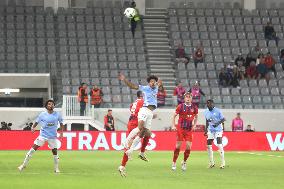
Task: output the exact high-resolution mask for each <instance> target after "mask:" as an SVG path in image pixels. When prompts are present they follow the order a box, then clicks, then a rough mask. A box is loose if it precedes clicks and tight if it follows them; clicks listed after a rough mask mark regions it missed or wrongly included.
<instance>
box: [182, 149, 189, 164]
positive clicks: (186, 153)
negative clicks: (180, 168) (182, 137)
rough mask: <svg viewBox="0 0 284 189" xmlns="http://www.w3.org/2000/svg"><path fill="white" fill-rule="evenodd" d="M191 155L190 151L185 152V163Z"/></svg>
mask: <svg viewBox="0 0 284 189" xmlns="http://www.w3.org/2000/svg"><path fill="white" fill-rule="evenodd" d="M189 154H190V150H185V151H184V153H183V155H184V156H183V161H184V162H186V160H187V159H188V157H189Z"/></svg>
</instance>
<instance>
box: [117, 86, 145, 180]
mask: <svg viewBox="0 0 284 189" xmlns="http://www.w3.org/2000/svg"><path fill="white" fill-rule="evenodd" d="M143 104H144V100H143V93H142V91H137V99H136V101H135V102H133V103H132V104H131V105H130V112H131V115H130V117H129V121H128V124H127V133H128V134H129V133H130V132H131V131H132V130H133V129H135V128H136V127H138V112H139V110H140V108H141V107H143ZM149 139H150V137H148V136H144V138H143V140H142V145H141V150H140V154H139V156H138V157H139V158H140V159H142V160H144V161H148V159H147V158H146V157H145V155H144V152H145V149H146V146H147V144H148V142H149ZM127 161H128V156H127V155H126V153H125V152H124V153H123V158H122V161H121V165H120V166H119V168H118V170H119V172H120V174H121V176H126V173H125V166H126V163H127Z"/></svg>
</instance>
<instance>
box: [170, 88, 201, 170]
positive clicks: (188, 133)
mask: <svg viewBox="0 0 284 189" xmlns="http://www.w3.org/2000/svg"><path fill="white" fill-rule="evenodd" d="M191 102H192V94H191V93H189V92H187V93H185V94H184V103H182V104H179V105H178V106H177V108H176V112H175V114H174V116H173V126H172V129H173V130H176V131H177V143H176V148H175V150H174V155H173V164H172V170H173V171H175V170H176V160H177V158H178V156H179V152H180V147H181V144H182V142H183V141H185V142H186V148H185V151H184V157H183V161H182V164H181V169H182V170H183V171H185V170H186V160H187V159H188V157H189V154H190V149H191V144H192V130H193V128H194V127H195V126H196V123H197V117H198V116H197V115H198V107H197V106H195V105H193V104H192V103H191ZM178 115H179V119H178V124H177V126H176V125H175V122H176V117H177V116H178Z"/></svg>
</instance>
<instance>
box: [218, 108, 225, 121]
mask: <svg viewBox="0 0 284 189" xmlns="http://www.w3.org/2000/svg"><path fill="white" fill-rule="evenodd" d="M224 118H225V117H224V115H223V114H222V112H221V111H220V110H219V119H220V120H222V119H224Z"/></svg>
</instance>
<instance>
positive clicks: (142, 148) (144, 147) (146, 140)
mask: <svg viewBox="0 0 284 189" xmlns="http://www.w3.org/2000/svg"><path fill="white" fill-rule="evenodd" d="M149 140H150V137H146V136H145V137H144V138H143V140H142V146H141V154H143V153H144V152H145V149H146V146H147V144H148V142H149Z"/></svg>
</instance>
